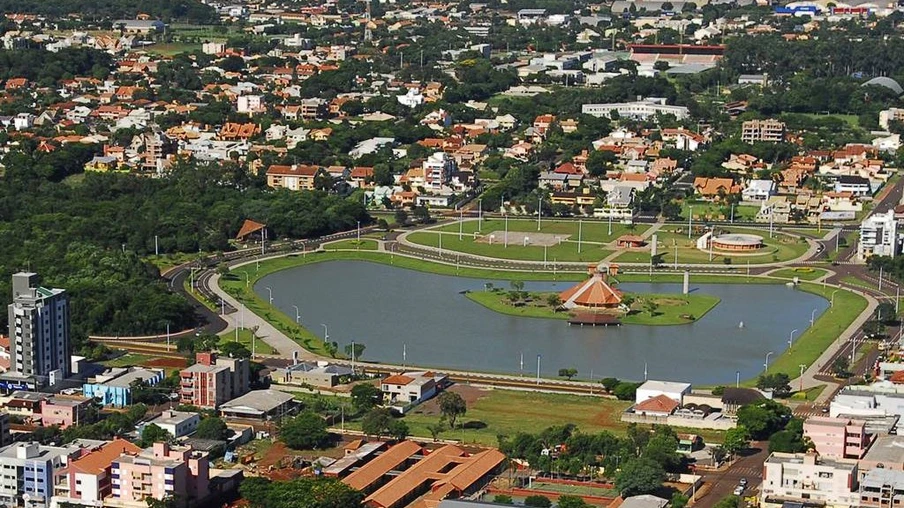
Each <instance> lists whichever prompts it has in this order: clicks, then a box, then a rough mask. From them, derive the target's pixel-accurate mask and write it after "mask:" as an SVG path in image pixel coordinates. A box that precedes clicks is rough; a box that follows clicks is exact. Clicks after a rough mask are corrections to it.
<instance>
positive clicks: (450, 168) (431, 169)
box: [421, 152, 455, 192]
mask: <svg viewBox="0 0 904 508" xmlns="http://www.w3.org/2000/svg"><path fill="white" fill-rule="evenodd" d="M421 167H422V168H423V170H424V180H426V182H427V186H428V189H427V190H429V191H432V192H439V191H441V190H442V189H443V185H446V184H448V183H449V180H450V178H451V177H452V173H453V172H454V171H455V161H454V160H452V158H451V157H449V155H448V154H447V153H445V152H436V153H434V154H433V155H431V156H430V157H427V160H425V161H424V162H423V164H422V166H421Z"/></svg>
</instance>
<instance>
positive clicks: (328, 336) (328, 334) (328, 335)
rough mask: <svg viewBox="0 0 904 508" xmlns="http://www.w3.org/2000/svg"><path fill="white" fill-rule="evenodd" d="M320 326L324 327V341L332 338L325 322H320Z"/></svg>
mask: <svg viewBox="0 0 904 508" xmlns="http://www.w3.org/2000/svg"><path fill="white" fill-rule="evenodd" d="M320 326H322V327H323V342H327V341H328V340H330V329H329V328H328V327H327V326H326V325H325V324H323V323H320Z"/></svg>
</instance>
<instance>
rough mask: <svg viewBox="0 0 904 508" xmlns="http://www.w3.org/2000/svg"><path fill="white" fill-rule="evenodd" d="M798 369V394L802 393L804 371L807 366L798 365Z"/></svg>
mask: <svg viewBox="0 0 904 508" xmlns="http://www.w3.org/2000/svg"><path fill="white" fill-rule="evenodd" d="M798 367H800V390H798V391H800V392H802V391H804V370H806V368H807V366H806V365H804V364H803V363H802V364H800V365H798Z"/></svg>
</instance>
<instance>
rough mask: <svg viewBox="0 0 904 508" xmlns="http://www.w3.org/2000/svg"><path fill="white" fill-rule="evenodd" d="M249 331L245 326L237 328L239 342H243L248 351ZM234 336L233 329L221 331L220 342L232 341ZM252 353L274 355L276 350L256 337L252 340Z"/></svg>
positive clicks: (249, 349)
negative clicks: (240, 328)
mask: <svg viewBox="0 0 904 508" xmlns="http://www.w3.org/2000/svg"><path fill="white" fill-rule="evenodd" d="M251 333H252V332H251V330H249V329H247V328H245V329H242V330H239V333H238V338H239V340H238V341H239V343H240V344H244V345H245V347H247V348H248V351H251ZM235 337H236V334H235V330H233V331H231V332H226V333H222V334H220V344H224V343H226V342H234V341H235ZM254 353H255V354H259V355H275V354H276V353H278V351H277V350H276V349H274V348H273V347H272V346H270V344H267V343H266V342H264V341H263V340H261V338H260V337H258V338H257V340H255V341H254Z"/></svg>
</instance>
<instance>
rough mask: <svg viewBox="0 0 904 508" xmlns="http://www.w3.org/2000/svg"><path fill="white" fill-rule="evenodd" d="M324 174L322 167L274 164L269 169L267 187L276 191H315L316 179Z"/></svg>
mask: <svg viewBox="0 0 904 508" xmlns="http://www.w3.org/2000/svg"><path fill="white" fill-rule="evenodd" d="M323 173H324V170H323V168H321V167H320V166H305V165H300V166H299V165H297V164H293V165H291V166H283V165H279V164H274V165H272V166H270V167H269V168H267V185H269V186H270V187H272V188H274V189H280V188H282V189H289V190H293V191H297V190H314V181H315V179H316V177H317V176H318V175H320V174H323Z"/></svg>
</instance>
